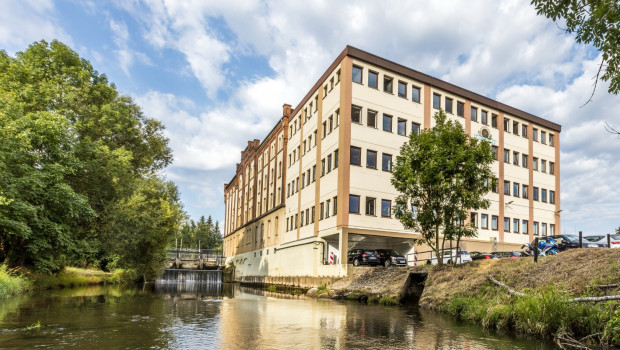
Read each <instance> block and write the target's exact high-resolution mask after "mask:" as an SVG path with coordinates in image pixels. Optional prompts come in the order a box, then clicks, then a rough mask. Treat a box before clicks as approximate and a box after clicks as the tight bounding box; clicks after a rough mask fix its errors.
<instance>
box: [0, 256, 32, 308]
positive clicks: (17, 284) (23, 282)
mask: <svg viewBox="0 0 620 350" xmlns="http://www.w3.org/2000/svg"><path fill="white" fill-rule="evenodd" d="M31 287H32V283H31V281H30V280H29V279H27V278H26V277H24V276H23V275H22V274H21V273H20V272H19V270H11V269H9V268H7V266H6V265H3V264H2V265H0V299H1V298H7V297H9V296H12V295H17V294H21V293H23V292H25V291H27V290H29V289H30V288H31Z"/></svg>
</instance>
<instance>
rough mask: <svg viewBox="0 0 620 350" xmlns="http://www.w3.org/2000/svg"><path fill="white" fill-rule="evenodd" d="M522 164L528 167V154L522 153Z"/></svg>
mask: <svg viewBox="0 0 620 350" xmlns="http://www.w3.org/2000/svg"><path fill="white" fill-rule="evenodd" d="M521 166H522V167H524V168H527V154H522V155H521Z"/></svg>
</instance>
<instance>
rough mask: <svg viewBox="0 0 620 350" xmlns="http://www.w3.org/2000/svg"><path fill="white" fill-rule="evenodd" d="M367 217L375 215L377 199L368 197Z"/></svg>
mask: <svg viewBox="0 0 620 350" xmlns="http://www.w3.org/2000/svg"><path fill="white" fill-rule="evenodd" d="M366 215H375V199H374V198H371V197H366Z"/></svg>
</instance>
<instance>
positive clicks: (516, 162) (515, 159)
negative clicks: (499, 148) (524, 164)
mask: <svg viewBox="0 0 620 350" xmlns="http://www.w3.org/2000/svg"><path fill="white" fill-rule="evenodd" d="M512 164H514V165H516V166H519V152H512Z"/></svg>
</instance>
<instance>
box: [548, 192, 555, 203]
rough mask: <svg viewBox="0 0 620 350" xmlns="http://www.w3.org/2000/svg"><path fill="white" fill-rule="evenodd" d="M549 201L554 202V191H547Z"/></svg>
mask: <svg viewBox="0 0 620 350" xmlns="http://www.w3.org/2000/svg"><path fill="white" fill-rule="evenodd" d="M549 203H551V204H555V191H549Z"/></svg>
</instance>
